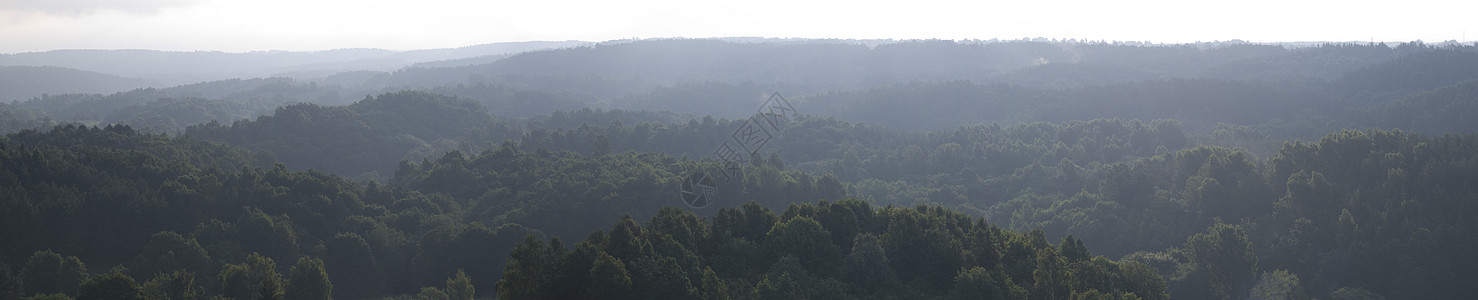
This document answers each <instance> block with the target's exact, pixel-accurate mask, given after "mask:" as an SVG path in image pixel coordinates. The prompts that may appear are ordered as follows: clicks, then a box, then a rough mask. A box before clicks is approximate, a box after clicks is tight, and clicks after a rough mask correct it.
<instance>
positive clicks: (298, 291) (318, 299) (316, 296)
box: [283, 256, 334, 300]
mask: <svg viewBox="0 0 1478 300" xmlns="http://www.w3.org/2000/svg"><path fill="white" fill-rule="evenodd" d="M333 290H334V284H333V283H332V282H329V279H328V271H326V270H324V269H323V260H322V259H318V258H310V257H307V256H304V257H300V258H298V264H297V265H294V266H293V268H292V271H291V273H290V275H288V279H287V289H286V290H285V293H284V294H283V295H284V299H287V300H332V299H333Z"/></svg>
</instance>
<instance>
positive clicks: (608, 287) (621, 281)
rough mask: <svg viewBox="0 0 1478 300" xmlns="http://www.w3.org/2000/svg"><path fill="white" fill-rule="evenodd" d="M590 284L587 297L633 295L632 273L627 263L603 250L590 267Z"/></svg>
mask: <svg viewBox="0 0 1478 300" xmlns="http://www.w3.org/2000/svg"><path fill="white" fill-rule="evenodd" d="M590 284H591V286H590V287H589V289H587V290H586V292H587V294H586V295H585V298H586V299H620V298H623V297H626V296H630V295H631V292H632V290H631V273H630V272H627V271H626V264H625V263H622V262H621V260H620V259H617V258H616V257H614V256H611V255H610V254H606V253H605V252H601V253H600V254H599V255H598V256H596V258H595V264H594V265H592V266H591V267H590Z"/></svg>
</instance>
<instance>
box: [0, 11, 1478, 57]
mask: <svg viewBox="0 0 1478 300" xmlns="http://www.w3.org/2000/svg"><path fill="white" fill-rule="evenodd" d="M1475 3H1478V1H1470V0H1463V1H1452V0H1448V1H1429V0H1406V1H1392V0H1386V1H1369V2H1366V1H1358V0H1344V1H1297V0H1242V1H1217V2H1210V1H1184V0H1178V1H1160V0H1156V1H1136V0H1107V1H1104V0H1090V1H1079V0H1036V1H1030V0H1022V1H935V0H893V1H863V0H852V1H801V0H746V1H706V0H636V1H599V0H594V1H590V0H521V1H503V0H483V1H464V0H412V1H391V0H0V53H16V52H31V51H46V50H54V49H157V50H182V51H191V50H218V51H229V52H243V51H254V50H324V49H336V48H384V49H394V50H409V49H428V48H449V47H460V46H468V45H475V44H485V43H492V42H507V41H531V40H543V41H553V40H584V41H606V40H614V39H626V38H660V37H690V38H703V37H730V36H758V37H801V38H861V39H873V38H884V39H887V38H891V39H953V40H958V39H992V38H999V39H1017V38H1023V37H1046V38H1059V39H1068V38H1073V39H1090V40H1110V41H1113V40H1120V41H1152V42H1164V43H1180V42H1196V41H1213V40H1231V39H1242V40H1246V41H1252V42H1275V41H1282V42H1291V41H1369V40H1372V39H1373V40H1376V41H1403V42H1404V41H1412V40H1418V39H1419V40H1423V41H1426V42H1441V41H1447V40H1463V41H1467V42H1470V41H1471V40H1468V38H1469V37H1465V35H1472V37H1471V38H1472V39H1478V18H1475V14H1478V9H1475V8H1478V4H1475Z"/></svg>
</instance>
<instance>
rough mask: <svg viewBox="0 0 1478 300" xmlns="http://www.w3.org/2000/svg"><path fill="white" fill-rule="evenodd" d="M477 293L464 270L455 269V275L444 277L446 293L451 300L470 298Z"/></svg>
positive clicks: (468, 299) (470, 299)
mask: <svg viewBox="0 0 1478 300" xmlns="http://www.w3.org/2000/svg"><path fill="white" fill-rule="evenodd" d="M476 293H477V288H475V287H473V286H472V278H470V277H467V273H466V272H462V270H461V269H458V270H457V275H454V276H452V278H447V279H446V294H447V296H449V297H451V300H472V298H473V296H474V295H475V294H476Z"/></svg>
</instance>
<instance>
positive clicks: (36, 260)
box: [19, 250, 88, 295]
mask: <svg viewBox="0 0 1478 300" xmlns="http://www.w3.org/2000/svg"><path fill="white" fill-rule="evenodd" d="M19 277H20V282H21V285H22V287H23V288H24V289H23V290H22V291H24V292H23V293H21V294H22V295H37V294H47V295H49V294H67V295H76V294H77V286H78V285H79V284H81V283H82V282H83V280H85V279H87V278H88V277H87V266H86V265H84V264H83V263H82V261H81V260H78V259H77V257H76V256H68V257H66V258H63V257H62V256H61V255H60V254H56V253H55V252H51V251H50V250H45V251H36V253H35V254H32V255H31V258H30V259H29V260H26V266H25V267H24V268H21V271H20V276H19Z"/></svg>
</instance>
